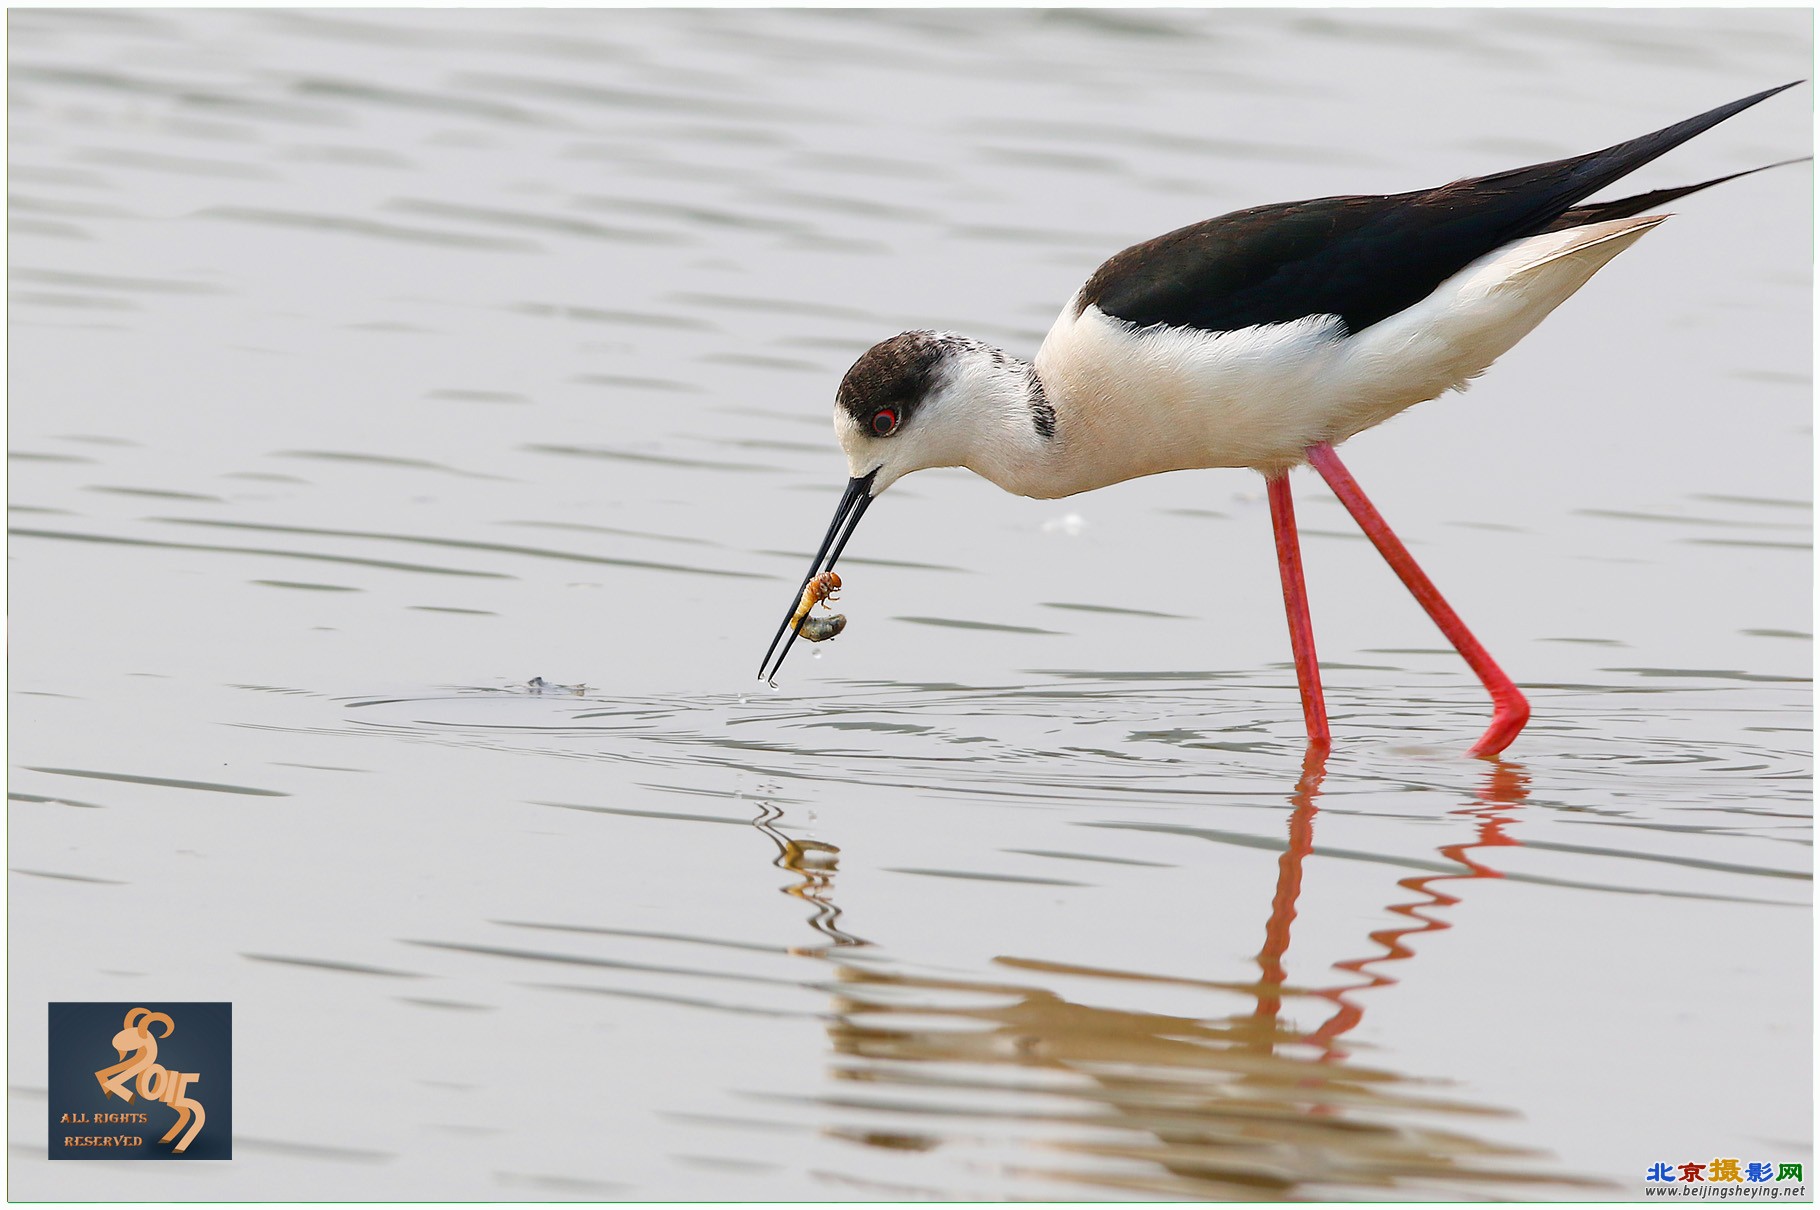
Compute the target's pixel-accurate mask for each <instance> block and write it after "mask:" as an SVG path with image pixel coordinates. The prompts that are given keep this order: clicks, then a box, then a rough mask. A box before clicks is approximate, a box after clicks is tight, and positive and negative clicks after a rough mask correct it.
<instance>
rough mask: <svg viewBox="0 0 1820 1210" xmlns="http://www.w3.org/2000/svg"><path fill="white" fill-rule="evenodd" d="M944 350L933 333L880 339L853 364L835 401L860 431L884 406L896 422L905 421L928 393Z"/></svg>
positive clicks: (905, 334) (913, 333)
mask: <svg viewBox="0 0 1820 1210" xmlns="http://www.w3.org/2000/svg"><path fill="white" fill-rule="evenodd" d="M944 351H945V342H944V341H943V339H942V338H941V337H940V336H937V335H936V334H935V333H934V332H900V333H899V334H898V335H896V336H893V337H892V338H891V339H890V340H881V341H880V342H879V343H877V344H875V345H873V346H872V347H871V348H870V349H867V350H866V351H865V353H864V354H862V355H861V356H860V359H859V360H858V361H856V362H854V363H853V368H852V369H850V370H848V371H847V376H846V377H845V378H843V379H841V383H840V391H839V393H837V394H836V395H835V400H836V401H837V402H838V403H839V404H840V406H841V407H842V408H843V409H845V410H846V412H847V414H848V415H849V416H851V417H853V419H854V420H855V421H857V422H858V423H859V425H860V427H861V428H867V427H869V426H870V424H871V418H872V416H873V415H874V414H875V413H877V412H878V411H879V410H880V409H881V408H887V407H888V408H891V409H893V410H894V411H896V412H897V414H898V417H899V422H900V423H902V422H904V421H908V420H909V419H910V415H911V413H912V412H914V411H915V409H916V405H917V404H918V403H919V402H921V400H922V398H923V395H924V394H925V393H926V392H927V391H928V390H929V387H930V385H931V381H930V380H931V378H932V377H933V376H934V374H935V368H936V366H938V365H939V364H941V360H942V354H943V352H944Z"/></svg>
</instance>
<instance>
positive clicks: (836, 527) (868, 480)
mask: <svg viewBox="0 0 1820 1210" xmlns="http://www.w3.org/2000/svg"><path fill="white" fill-rule="evenodd" d="M876 478H878V472H877V471H873V472H872V473H871V474H869V475H860V476H859V477H857V478H854V479H849V480H847V490H846V492H845V493H844V494H842V496H841V498H840V507H839V508H836V509H835V510H834V520H833V521H831V522H829V524H828V535H827V536H826V537H825V538H823V539H822V545H821V549H820V550H818V551H816V552H815V561H814V562H813V563H811V564H809V574H808V575H806V576H804V577H803V582H802V583H801V584H800V585H798V586H797V589H796V595H795V596H793V597H791V598H790V609H789V611H788V612H787V613H785V614H784V620H783V624H782V625H780V626H779V627H778V628H777V636H776V637H775V638H773V639H772V640H771V646H769V647H767V648H766V649H765V658H764V659H762V660H760V661H759V662H758V679H759V680H761V681H768V680H770V679H771V678H772V677H774V676H776V675H777V670H778V669H779V668H782V667H783V666H784V657H785V656H786V655H789V654H790V644H792V643H794V642H796V631H795V630H794V629H793V628H792V627H791V626H790V619H791V618H793V617H795V616H796V603H797V602H798V601H800V600H801V599H802V593H803V589H805V588H807V587H809V581H810V580H813V579H814V578H815V577H816V576H818V575H820V574H821V573H822V572H824V571H833V570H834V561H835V560H836V559H838V558H840V552H841V551H843V550H845V549H846V548H847V539H848V538H851V537H852V536H853V531H854V530H856V529H858V528H859V519H860V518H861V517H863V516H865V515H866V509H867V507H868V506H869V505H870V504H871V503H872V481H873V480H874V479H876ZM823 559H826V560H827V562H826V563H825V564H824V563H823V562H822V560H823ZM786 631H787V632H788V637H785V632H786ZM780 642H781V643H782V644H783V645H784V647H783V650H782V651H778V648H777V645H778V643H780ZM774 651H776V652H777V662H776V663H775V664H772V663H771V653H772V652H774ZM766 665H770V668H771V671H770V672H766V671H765V666H766Z"/></svg>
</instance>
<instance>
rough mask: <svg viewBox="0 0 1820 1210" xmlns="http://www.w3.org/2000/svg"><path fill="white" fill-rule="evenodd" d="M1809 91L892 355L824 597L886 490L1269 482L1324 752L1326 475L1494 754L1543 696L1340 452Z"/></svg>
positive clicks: (1238, 222)
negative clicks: (1174, 479)
mask: <svg viewBox="0 0 1820 1210" xmlns="http://www.w3.org/2000/svg"><path fill="white" fill-rule="evenodd" d="M1799 82H1800V81H1796V83H1799ZM1792 87H1794V85H1793V84H1784V85H1782V86H1781V87H1780V88H1771V89H1768V90H1766V91H1764V92H1760V93H1757V94H1756V95H1754V96H1749V97H1745V98H1743V99H1742V100H1738V101H1733V102H1731V103H1730V104H1729V105H1721V106H1719V107H1718V108H1717V109H1712V110H1708V111H1707V112H1706V113H1703V114H1700V115H1699V116H1697V117H1692V118H1689V119H1687V120H1686V121H1684V122H1677V123H1676V124H1675V125H1673V126H1668V127H1665V128H1663V129H1661V130H1658V131H1656V132H1655V133H1653V134H1646V135H1643V136H1642V137H1641V138H1635V139H1631V140H1629V141H1628V142H1624V143H1619V144H1617V145H1616V146H1613V147H1608V148H1606V149H1605V150H1603V151H1594V152H1590V153H1588V154H1586V155H1579V156H1573V157H1571V158H1568V159H1564V160H1554V161H1551V162H1549V163H1546V164H1535V165H1532V166H1530V167H1528V168H1516V169H1512V170H1511V171H1508V172H1499V173H1494V174H1492V175H1491V176H1481V177H1472V178H1469V179H1466V180H1459V181H1455V182H1453V183H1452V184H1449V185H1442V186H1440V187H1438V188H1435V189H1421V190H1417V191H1415V192H1413V193H1397V194H1387V195H1373V196H1360V197H1327V198H1317V199H1315V200H1312V201H1306V202H1288V203H1283V204H1278V205H1272V206H1257V207H1254V208H1252V209H1249V210H1238V211H1235V212H1233V213H1231V214H1228V215H1224V216H1222V217H1220V218H1214V219H1208V220H1207V221H1205V222H1201V223H1196V224H1194V225H1192V226H1189V227H1183V228H1182V229H1180V230H1179V231H1172V232H1170V233H1169V234H1167V235H1162V236H1158V237H1157V238H1156V239H1153V240H1151V241H1149V242H1148V243H1143V244H1138V245H1137V246H1136V247H1132V248H1127V249H1126V250H1125V251H1123V252H1121V253H1119V254H1118V255H1117V256H1115V257H1113V258H1112V259H1111V260H1109V261H1107V262H1106V263H1105V264H1103V265H1101V266H1100V267H1099V269H1098V271H1096V272H1095V273H1094V274H1093V276H1092V277H1090V278H1089V279H1088V280H1087V284H1086V285H1084V286H1082V287H1081V288H1080V290H1079V291H1078V292H1077V293H1076V294H1075V296H1074V297H1073V298H1072V299H1071V300H1069V302H1068V305H1067V306H1066V307H1064V308H1063V309H1062V313H1061V316H1060V318H1058V319H1057V320H1056V321H1055V326H1054V327H1052V328H1051V329H1050V330H1049V335H1048V337H1047V338H1046V339H1045V340H1044V341H1043V344H1042V347H1041V348H1040V349H1039V350H1038V351H1037V354H1036V359H1035V361H1034V362H1023V361H1020V360H1018V359H1017V358H1015V357H1012V356H1011V355H1010V354H1008V353H1005V352H1004V351H1003V350H1000V349H997V348H994V347H993V346H991V345H989V344H985V343H983V342H981V341H978V340H972V339H969V338H967V337H965V336H957V335H954V334H952V333H947V332H904V333H902V334H900V335H898V336H893V337H892V338H891V339H889V340H886V341H883V342H882V343H880V344H877V345H874V346H873V347H872V348H871V349H869V350H867V352H866V353H865V354H864V355H863V356H862V357H861V358H860V359H859V360H858V361H857V362H855V363H854V365H853V368H852V369H851V370H849V371H848V372H847V375H846V377H845V378H844V379H843V380H842V382H841V384H840V390H839V392H838V394H837V396H836V401H835V407H834V428H835V433H836V435H837V436H838V437H839V439H840V444H841V448H842V449H843V450H845V452H846V455H847V462H848V467H849V469H850V471H851V472H852V478H851V479H850V480H849V481H848V483H847V490H846V493H845V494H844V495H843V496H842V497H841V500H840V505H839V507H838V508H836V509H835V513H834V521H833V522H832V524H830V525H829V526H828V533H827V536H826V537H824V538H823V539H822V544H821V548H820V549H819V550H817V551H816V554H815V560H814V562H813V563H812V564H811V565H810V567H809V575H808V576H807V577H805V578H804V581H803V583H804V586H805V588H806V587H807V586H808V585H809V583H810V581H811V580H813V579H814V578H815V577H816V576H817V575H819V574H821V573H824V572H827V571H830V570H832V569H833V567H834V563H835V560H836V559H838V558H840V554H841V551H842V550H843V549H845V547H846V545H847V541H848V539H850V538H851V537H852V536H853V531H854V529H855V528H856V527H857V526H858V525H859V521H860V518H861V517H862V516H864V515H865V512H866V509H867V507H868V506H869V505H870V504H871V503H872V501H873V500H874V499H876V498H877V496H878V494H879V493H880V492H882V491H884V490H885V489H886V488H887V487H890V486H891V485H892V484H893V483H895V482H897V480H898V479H900V478H902V477H903V476H904V475H907V474H909V473H910V472H911V471H916V470H923V469H926V468H928V467H937V466H964V467H966V468H967V469H969V470H972V471H974V472H976V473H978V474H980V475H983V476H985V477H986V478H987V479H990V480H991V481H992V482H993V483H996V484H998V485H999V486H1000V487H1002V488H1004V489H1005V490H1006V491H1009V492H1015V493H1016V494H1018V495H1020V496H1033V497H1036V498H1038V499H1054V498H1056V497H1059V496H1071V495H1073V494H1075V493H1076V492H1084V491H1090V490H1092V489H1093V488H1096V487H1106V486H1108V485H1109V484H1113V483H1120V482H1123V481H1124V480H1126V479H1133V478H1136V477H1138V476H1140V475H1154V474H1158V473H1160V472H1163V471H1175V470H1190V469H1195V468H1200V467H1250V468H1251V469H1253V470H1255V471H1258V472H1259V473H1260V474H1262V475H1263V476H1264V478H1265V481H1266V483H1267V485H1268V494H1269V499H1270V519H1271V524H1272V526H1273V527H1274V529H1275V533H1276V547H1277V564H1278V569H1279V571H1280V573H1281V576H1282V582H1283V603H1284V607H1285V609H1286V611H1287V613H1288V618H1289V636H1290V644H1291V646H1292V648H1293V650H1294V653H1295V666H1296V681H1297V684H1298V685H1299V687H1300V689H1301V697H1302V713H1303V718H1304V721H1305V722H1306V724H1307V730H1308V740H1309V743H1310V745H1311V746H1313V747H1315V748H1319V749H1322V750H1325V749H1326V748H1328V747H1329V746H1330V745H1331V742H1332V740H1331V733H1330V732H1329V730H1328V726H1327V711H1326V705H1325V703H1324V701H1323V699H1322V694H1321V674H1320V668H1319V665H1318V664H1317V663H1316V661H1315V651H1314V632H1313V629H1312V627H1311V625H1310V622H1309V617H1308V598H1307V592H1306V590H1305V588H1304V585H1303V581H1302V562H1301V552H1300V548H1299V544H1298V542H1297V537H1296V527H1295V511H1294V504H1293V502H1292V500H1291V497H1290V489H1289V477H1288V472H1289V470H1290V469H1291V468H1292V467H1295V466H1297V465H1299V464H1301V463H1303V462H1307V463H1308V464H1310V465H1311V466H1313V467H1314V469H1315V470H1316V471H1318V472H1319V473H1320V475H1321V477H1322V478H1323V479H1325V480H1326V481H1327V484H1328V486H1329V487H1331V488H1332V489H1333V491H1334V493H1335V494H1336V495H1337V496H1338V497H1339V498H1340V501H1341V503H1343V504H1344V505H1345V506H1346V508H1347V511H1349V512H1350V513H1351V514H1352V516H1353V519H1354V520H1355V521H1357V522H1358V524H1359V526H1360V528H1361V529H1363V530H1364V531H1365V535H1366V536H1367V537H1368V538H1370V539H1371V541H1372V543H1373V544H1374V545H1375V546H1376V547H1377V549H1378V552H1379V553H1380V554H1381V555H1383V556H1384V559H1385V561H1386V562H1388V563H1389V564H1390V566H1391V567H1392V569H1394V570H1395V571H1396V573H1397V575H1398V576H1399V577H1400V578H1401V579H1402V581H1403V583H1404V585H1405V586H1406V587H1408V589H1409V591H1410V592H1411V593H1413V594H1414V595H1415V597H1416V599H1417V600H1418V601H1419V602H1421V605H1422V608H1423V609H1425V610H1427V611H1428V614H1429V616H1430V617H1431V618H1433V619H1434V621H1435V624H1436V625H1438V626H1439V627H1440V628H1441V631H1442V633H1444V634H1445V635H1446V636H1447V638H1448V641H1449V642H1451V643H1452V644H1453V645H1454V647H1455V648H1456V649H1457V650H1458V651H1459V652H1460V654H1461V655H1462V656H1463V657H1465V659H1466V662H1467V663H1468V664H1469V665H1470V666H1471V667H1472V670H1473V672H1475V673H1476V674H1477V675H1478V677H1479V679H1480V681H1482V682H1483V683H1484V685H1485V688H1486V689H1487V690H1488V691H1489V692H1490V694H1491V698H1492V703H1493V707H1494V709H1493V715H1492V720H1491V725H1490V727H1488V728H1487V729H1486V731H1485V734H1484V735H1482V736H1481V737H1480V738H1479V741H1478V743H1477V744H1476V745H1474V747H1473V749H1472V751H1473V753H1474V754H1475V755H1483V756H1489V755H1495V754H1496V753H1498V752H1501V751H1503V750H1504V748H1505V747H1506V746H1507V745H1509V743H1510V742H1511V740H1513V739H1514V738H1516V735H1517V733H1518V732H1519V731H1521V730H1522V729H1523V725H1524V724H1525V723H1526V722H1527V721H1528V720H1529V703H1528V701H1527V700H1525V698H1524V697H1523V694H1522V693H1521V692H1520V691H1519V690H1518V689H1517V686H1516V684H1515V682H1513V681H1512V680H1511V679H1510V677H1508V676H1507V675H1505V673H1504V671H1503V670H1502V669H1500V668H1499V667H1498V665H1497V664H1496V663H1495V662H1494V661H1493V660H1492V658H1491V656H1490V655H1489V654H1487V652H1486V650H1485V648H1484V647H1482V646H1481V645H1480V644H1479V642H1478V640H1477V639H1475V638H1473V636H1472V634H1471V632H1470V631H1468V630H1467V629H1466V626H1465V625H1464V624H1463V623H1462V622H1461V621H1460V618H1459V615H1458V614H1456V613H1455V612H1454V611H1453V609H1452V608H1451V607H1450V606H1449V605H1448V604H1447V602H1446V601H1444V600H1443V599H1442V598H1441V594H1440V593H1439V592H1438V591H1436V589H1435V586H1434V584H1433V582H1432V581H1430V580H1429V578H1428V577H1427V575H1425V574H1424V573H1423V572H1422V569H1421V568H1419V567H1417V566H1416V563H1415V560H1414V559H1412V558H1411V557H1410V555H1409V551H1408V550H1407V549H1406V548H1405V547H1404V545H1403V543H1402V542H1401V541H1399V540H1398V538H1397V537H1396V535H1395V534H1393V533H1392V532H1391V531H1390V527H1389V526H1388V525H1386V524H1385V523H1384V519H1383V517H1381V516H1380V515H1379V514H1378V511H1377V509H1375V508H1374V507H1373V506H1372V504H1371V502H1370V501H1369V500H1367V499H1366V497H1365V494H1364V493H1363V492H1362V491H1360V490H1359V485H1358V484H1357V482H1355V481H1354V480H1353V477H1352V475H1351V474H1350V473H1348V471H1347V470H1346V468H1345V466H1343V465H1342V464H1341V462H1340V459H1339V457H1338V455H1336V454H1335V453H1334V447H1335V446H1337V445H1339V444H1340V443H1341V442H1343V441H1345V440H1346V439H1347V438H1348V437H1351V436H1354V435H1355V434H1357V433H1361V432H1363V431H1364V430H1366V429H1368V428H1371V427H1372V426H1373V425H1376V424H1382V423H1383V422H1384V421H1386V420H1388V419H1390V418H1391V417H1392V416H1395V415H1396V414H1397V413H1399V412H1401V411H1403V410H1404V409H1405V408H1408V407H1410V406H1412V405H1414V404H1417V403H1421V402H1423V401H1424V400H1428V399H1433V398H1435V397H1436V396H1437V395H1440V394H1441V393H1442V392H1444V391H1446V390H1449V389H1450V388H1451V389H1456V390H1457V389H1463V388H1464V387H1465V386H1466V385H1467V383H1468V382H1470V381H1471V380H1472V379H1473V378H1475V377H1477V376H1478V375H1479V374H1481V373H1483V372H1484V371H1485V369H1486V368H1487V367H1489V366H1490V365H1491V363H1492V362H1493V361H1494V360H1496V359H1497V358H1498V357H1499V356H1500V355H1502V354H1503V353H1504V352H1505V351H1506V350H1508V349H1509V348H1510V347H1511V346H1513V345H1514V344H1516V343H1517V341H1518V340H1520V339H1522V338H1523V336H1524V335H1526V334H1527V333H1528V332H1529V331H1530V330H1531V329H1532V328H1534V327H1535V326H1536V325H1537V324H1538V323H1540V322H1541V321H1542V318H1543V317H1544V316H1546V315H1547V314H1548V313H1549V312H1550V311H1552V310H1554V309H1555V308H1556V307H1557V306H1559V305H1560V304H1561V303H1562V302H1563V301H1565V300H1566V299H1567V297H1568V296H1569V295H1571V294H1573V293H1574V291H1576V290H1578V289H1579V288H1580V287H1581V286H1583V285H1585V284H1586V282H1587V281H1588V279H1590V278H1591V277H1592V275H1593V274H1594V273H1595V272H1597V271H1598V270H1599V269H1600V268H1601V267H1602V266H1603V265H1605V263H1606V262H1607V261H1609V260H1611V259H1612V258H1613V257H1614V256H1616V255H1617V254H1618V253H1620V252H1622V251H1623V250H1624V249H1625V248H1628V247H1629V246H1630V245H1631V244H1633V243H1635V242H1636V240H1637V239H1638V238H1639V237H1640V236H1642V235H1643V233H1644V232H1646V231H1648V230H1650V228H1652V227H1654V226H1656V225H1657V224H1658V223H1660V222H1662V221H1663V219H1665V218H1666V217H1668V216H1667V215H1664V214H1646V213H1645V211H1650V210H1654V209H1656V208H1657V207H1660V206H1663V205H1665V204H1667V203H1669V202H1672V201H1674V200H1675V199H1677V198H1680V197H1684V196H1686V195H1687V194H1690V193H1693V192H1694V191H1695V190H1699V189H1705V188H1708V187H1709V186H1712V185H1717V184H1720V183H1721V182H1723V181H1729V180H1733V179H1735V178H1736V177H1739V176H1744V175H1746V173H1742V172H1740V173H1733V174H1731V175H1730V176H1723V177H1718V178H1716V179H1714V180H1710V181H1702V182H1700V183H1699V184H1697V185H1686V186H1683V187H1681V188H1678V189H1658V190H1655V191H1653V192H1650V193H1643V194H1638V195H1636V196H1634V197H1627V198H1621V199H1619V200H1616V201H1606V202H1585V201H1584V199H1585V198H1587V197H1589V196H1591V195H1592V194H1593V193H1595V192H1597V191H1598V190H1600V189H1603V188H1605V187H1606V186H1607V185H1609V184H1611V183H1612V182H1614V181H1616V180H1618V179H1619V178H1621V177H1623V176H1626V175H1627V174H1629V173H1631V172H1633V171H1635V170H1636V169H1637V168H1640V167H1642V166H1643V165H1644V164H1647V163H1649V162H1650V161H1651V160H1653V159H1655V158H1656V157H1657V156H1660V155H1662V154H1663V153H1664V152H1667V151H1669V150H1670V149H1672V148H1674V147H1676V146H1678V145H1680V144H1681V143H1684V142H1686V141H1687V140H1688V139H1691V138H1693V137H1694V136H1695V135H1697V134H1700V133H1701V132H1702V131H1705V130H1708V129H1710V128H1712V127H1713V126H1716V125H1718V124H1719V123H1720V122H1723V121H1725V120H1726V119H1727V118H1730V117H1732V116H1734V115H1735V114H1738V113H1740V112H1742V111H1743V110H1745V109H1748V108H1750V107H1751V106H1752V105H1755V104H1757V103H1758V102H1759V101H1762V100H1764V99H1766V98H1768V97H1771V96H1774V95H1775V94H1776V93H1779V92H1781V91H1783V89H1785V88H1792ZM1785 162H1787V163H1793V162H1795V161H1785ZM1778 166H1779V165H1774V164H1772V165H1768V167H1778ZM1750 171H1753V172H1756V171H1762V169H1751V170H1750ZM801 621H802V618H801V613H800V611H796V612H793V613H791V614H789V615H787V616H786V617H785V620H784V624H783V625H782V626H780V627H779V628H778V632H777V635H776V637H775V638H773V639H772V641H771V646H770V648H769V649H768V650H767V651H766V652H765V658H764V660H763V661H761V662H760V664H759V676H760V677H761V678H765V679H768V678H769V677H772V676H775V675H776V674H777V670H778V668H780V667H782V666H783V661H784V656H785V655H787V654H788V653H789V650H790V645H791V643H793V642H794V641H795V639H796V636H797V633H798V632H799V629H800V625H801ZM780 643H781V644H782V649H781V650H779V644H780ZM773 653H775V654H776V656H777V661H776V663H775V664H772V663H771V657H772V655H773ZM767 667H769V672H767V671H766V669H767Z"/></svg>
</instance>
